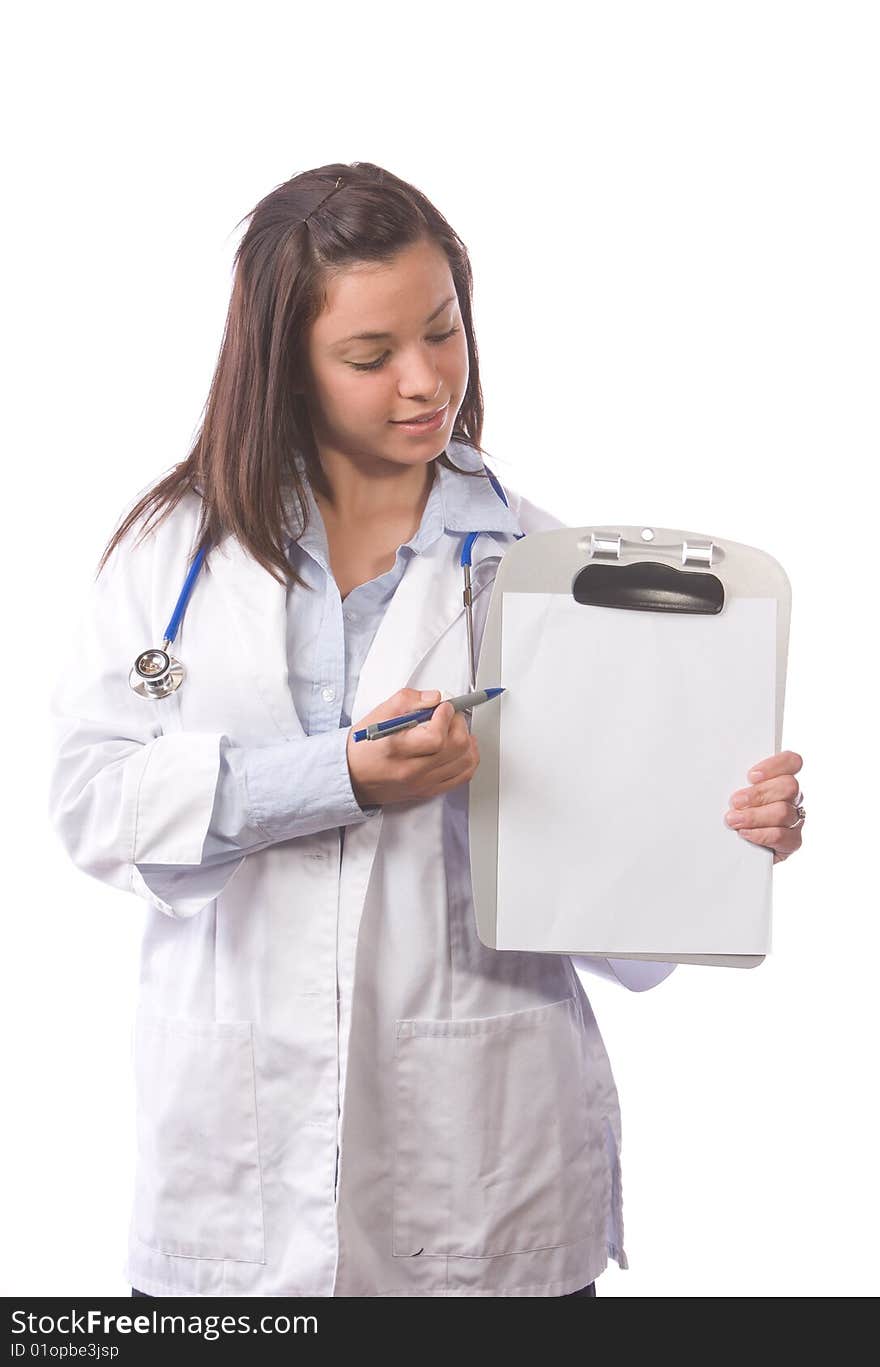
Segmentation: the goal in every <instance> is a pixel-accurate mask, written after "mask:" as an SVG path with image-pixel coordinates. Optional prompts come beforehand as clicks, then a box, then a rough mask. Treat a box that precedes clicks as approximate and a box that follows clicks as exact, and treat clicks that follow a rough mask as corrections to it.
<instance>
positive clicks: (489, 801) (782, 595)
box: [468, 526, 791, 968]
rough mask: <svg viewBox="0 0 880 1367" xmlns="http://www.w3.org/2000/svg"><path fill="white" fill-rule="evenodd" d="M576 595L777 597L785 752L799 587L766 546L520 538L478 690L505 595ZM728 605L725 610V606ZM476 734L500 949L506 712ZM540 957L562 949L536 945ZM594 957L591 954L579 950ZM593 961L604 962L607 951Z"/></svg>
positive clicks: (623, 604) (620, 530)
mask: <svg viewBox="0 0 880 1367" xmlns="http://www.w3.org/2000/svg"><path fill="white" fill-rule="evenodd" d="M507 592H510V593H558V594H564V593H567V594H572V596H573V597H575V598H576V600H577V601H579V602H590V603H598V604H602V605H604V606H608V607H616V608H620V609H629V610H639V611H652V612H658V611H661V612H663V611H671V612H681V611H691V612H695V611H699V612H718V611H721V610H722V609H723V604H724V602H725V601H726V599H727V597H729V596H742V597H749V598H763V597H767V598H775V599H776V601H777V616H776V647H777V650H776V714H775V718H776V735H775V739H776V744H775V750H776V751H777V752H778V751H779V750H780V748H781V737H782V717H783V708H784V701H785V678H786V666H787V660H788V638H789V624H790V619H791V585H790V583H789V580H788V577H787V576H786V574H785V571H784V570H783V568H782V566H781V565H780V564H779V562H778V561H776V560H774V559H773V557H772V556H770V555H768V554H767V553H766V552H764V551H761V550H758V549H756V548H755V547H753V546H746V545H742V544H741V543H739V542H736V541H727V540H721V539H719V538H713V537H709V536H706V535H704V534H702V533H700V532H683V531H675V530H672V529H671V528H668V527H644V526H638V527H616V528H612V527H608V526H605V527H562V528H558V529H554V530H551V531H541V532H531V533H529V535H528V536H525V537H523V538H522V539H520V540H518V541H516V542H514V544H513V545H512V546H511V547H510V548H509V550H508V551H507V552H506V553H505V555H504V557H503V558H502V560H501V563H500V565H499V567H498V572H497V574H496V577H495V582H494V585H493V588H492V596H491V600H490V603H489V609H488V614H487V618H486V624H485V628H484V632H483V639H482V645H481V649H480V658H479V664H478V668H477V679H476V687H477V688H478V689H480V688H486V687H489V686H492V685H495V684H497V683H502V684H503V682H504V681H503V679H501V677H500V675H501V645H502V634H501V624H502V604H503V599H504V594H505V593H507ZM719 603H720V606H719ZM471 732H472V734H473V735H474V736H476V738H477V743H478V745H479V748H480V763H479V765H478V766H477V769H476V772H475V773H474V776H473V778H472V779H471V782H470V800H469V817H468V820H469V835H470V853H471V878H472V884H473V894H474V910H475V915H476V926H477V934H478V935H479V937H480V940H481V941H482V942H483V944H485V945H487V946H489V947H490V948H493V949H494V948H496V923H497V901H498V807H499V768H500V733H501V709H500V707H498V706H493V705H492V704H487V705H485V706H483V707H476V708H474V710H473V713H472V717H471ZM534 952H536V953H552V952H559V951H551V950H536V951H534ZM571 952H576V953H578V954H584V956H585V957H591V956H590V954H589V951H582V950H577V951H571ZM593 957H596V958H603V959H604V958H606V957H608V956H607V955H606V954H604V953H603V954H598V953H597V954H595V955H594V956H593ZM613 957H615V958H621V959H639V960H654V961H656V962H661V963H673V962H675V963H693V964H712V965H720V966H727V967H732V968H754V967H756V966H757V965H758V964H760V963H762V962H763V960H764V958H765V955H763V954H753V955H748V954H733V955H722V954H633V953H628V954H626V953H625V954H615V955H614V956H613Z"/></svg>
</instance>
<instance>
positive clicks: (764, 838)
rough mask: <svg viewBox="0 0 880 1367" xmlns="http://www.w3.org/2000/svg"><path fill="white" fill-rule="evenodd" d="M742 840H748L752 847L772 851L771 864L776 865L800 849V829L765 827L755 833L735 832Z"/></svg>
mask: <svg viewBox="0 0 880 1367" xmlns="http://www.w3.org/2000/svg"><path fill="white" fill-rule="evenodd" d="M737 835H741V836H742V838H743V840H748V841H749V843H750V844H752V845H763V846H765V848H766V849H770V850H773V852H774V859H773V863H774V864H778V863H780V861H781V860H783V859H787V858H788V856H789V855H790V854H794V852H795V850H799V849H800V847H801V841H802V836H801V828H800V827H798V828H797V829H796V830H794V831H790V830H788V829H786V828H780V827H773V826H765V827H762V828H761V829H760V830H756V831H737Z"/></svg>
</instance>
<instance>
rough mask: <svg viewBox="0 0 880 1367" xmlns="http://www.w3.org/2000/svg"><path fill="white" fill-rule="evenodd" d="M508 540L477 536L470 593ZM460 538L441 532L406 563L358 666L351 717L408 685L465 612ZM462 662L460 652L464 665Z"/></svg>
mask: <svg viewBox="0 0 880 1367" xmlns="http://www.w3.org/2000/svg"><path fill="white" fill-rule="evenodd" d="M509 540H510V538H505V537H500V538H498V539H496V538H495V537H493V536H491V535H490V534H488V533H484V534H483V535H482V536H481V537H479V538H478V540H477V542H476V543H475V545H474V548H473V566H472V571H471V577H472V584H473V595H474V598H476V597H477V596H478V595H479V594H481V593H483V592H485V591H486V589H488V588H489V586H490V584H491V582H492V575H491V574H490V573H489V571H488V567H487V569H486V570H484V571H483V572H482V573H481V572H480V567H481V566H482V564H483V562H484V561H489V560H492V561H493V563H497V559H498V557H500V556H501V555H503V554H504V549H505V545H506V544H507V543H508V542H509ZM461 544H462V538H461V536H460V535H458V534H455V535H449V534H446V533H444V534H443V535H442V536H440V537H438V538H437V540H436V541H435V542H434V543H433V545H431V546H429V547H428V548H427V549H426V550H424V551H422V552H421V554H419V555H416V556H414V557H413V559H412V561H411V562H410V564H409V565H407V568H406V573H405V574H404V575H403V578H402V579H401V581H400V583H399V584H398V586H397V589H396V591H395V593H394V596H393V597H392V599H391V601H390V603H389V604H388V607H387V609H386V611H385V615H384V616H383V618H382V620H381V622H380V623H379V627H378V630H377V631H376V635H375V636H374V638H373V642H372V644H371V646H370V649H369V652H368V654H367V658H366V660H365V661H364V663H363V666H362V668H361V673H360V678H359V680H358V686H357V690H356V692H355V697H354V702H353V704H352V713H351V719H352V723H356V722H358V721H359V720H360V719H361V718H362V717H363V716H365V715H366V714H367V713H368V712H372V710H373V708H374V707H377V706H378V705H379V703H381V702H383V701H384V700H385V699H386V698H389V697H390V696H391V695H392V694H393V693H396V692H397V690H398V689H399V688H407V687H409V681H410V679H411V678H412V675H413V674H414V673H415V672H416V670H417V669H418V666H419V665H420V663H421V662H422V660H423V659H424V658H425V656H426V655H427V653H428V651H429V650H431V649H432V647H433V646H434V645H436V643H437V641H439V640H440V637H441V636H443V635H444V634H445V633H446V632H447V631H448V630H449V628H450V627H451V626H452V625H453V624H454V623H455V622H457V621H458V619H459V618H460V617H462V616H463V614H464V610H465V609H464V598H463V592H464V577H463V572H462V569H461V566H460V565H459V557H460V554H461ZM478 550H479V551H480V552H481V553H480V554H478ZM465 664H466V660H465V657H464V656H463V657H462V669H464V667H465ZM439 686H440V685H438V687H439Z"/></svg>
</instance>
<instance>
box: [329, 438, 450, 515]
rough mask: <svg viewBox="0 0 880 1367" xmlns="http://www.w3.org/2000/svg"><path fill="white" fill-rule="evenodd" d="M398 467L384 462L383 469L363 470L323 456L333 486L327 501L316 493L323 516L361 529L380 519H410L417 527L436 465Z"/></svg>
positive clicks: (348, 463)
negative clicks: (365, 524)
mask: <svg viewBox="0 0 880 1367" xmlns="http://www.w3.org/2000/svg"><path fill="white" fill-rule="evenodd" d="M435 464H436V462H435V461H433V460H432V461H430V462H429V463H428V464H427V465H404V466H395V465H393V464H392V463H391V462H390V461H383V462H382V467H381V469H376V468H373V469H370V470H367V469H363V468H361V467H359V466H357V465H354V464H353V463H352V461H350V460H347V459H345V458H344V457H336V458H333V457H332V456H330V457H328V456H326V455H324V454H323V453H322V455H321V465H322V466H323V469H324V474H325V477H326V479H327V482H328V484H329V485H330V491H331V496H330V498H329V499H327V498H325V497H324V495H323V494H320V493H319V492H318V491H317V490H315V491H314V492H315V501H316V502H317V504H318V506H319V507H320V509H321V512H322V514H324V515H325V517H326V516H328V515H329V516H330V517H332V518H333V520H334V521H335V522H336V523H337V524H338V525H346V526H357V525H359V524H363V523H365V522H368V521H374V520H375V519H377V518H383V519H388V518H394V519H403V520H410V521H413V522H414V523H415V525H416V526H417V525H418V523H419V522H420V521H421V518H422V513H423V512H424V511H425V504H426V503H427V502H428V496H429V494H430V492H431V486H432V484H433V482H434V466H435Z"/></svg>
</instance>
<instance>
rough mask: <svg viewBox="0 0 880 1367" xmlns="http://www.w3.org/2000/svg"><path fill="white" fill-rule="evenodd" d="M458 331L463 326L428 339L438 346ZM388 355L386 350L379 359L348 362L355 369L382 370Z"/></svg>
mask: <svg viewBox="0 0 880 1367" xmlns="http://www.w3.org/2000/svg"><path fill="white" fill-rule="evenodd" d="M457 332H461V328H459V327H454V328H450V329H449V331H448V332H439V333H436V334H435V335H434V336H433V337H429V338H428V341H429V342H433V343H434V344H435V346H436V345H437V343H438V342H447V341H448V340H449V338H450V337H454V336H455V334H456V333H457ZM387 355H388V353H387V351H386V352H385V353H384V354H383V355H382V356H380V357H379V358H378V360H375V361H368V362H358V361H348V362H347V364H348V365H350V366H351V367H352V369H353V370H380V369H381V368H382V366H383V365H384V364H385V360H386V358H387Z"/></svg>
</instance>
